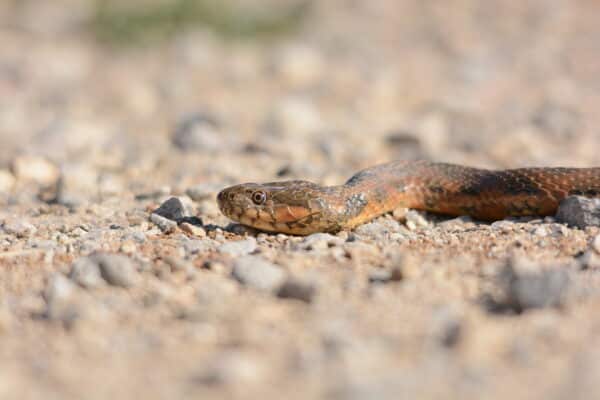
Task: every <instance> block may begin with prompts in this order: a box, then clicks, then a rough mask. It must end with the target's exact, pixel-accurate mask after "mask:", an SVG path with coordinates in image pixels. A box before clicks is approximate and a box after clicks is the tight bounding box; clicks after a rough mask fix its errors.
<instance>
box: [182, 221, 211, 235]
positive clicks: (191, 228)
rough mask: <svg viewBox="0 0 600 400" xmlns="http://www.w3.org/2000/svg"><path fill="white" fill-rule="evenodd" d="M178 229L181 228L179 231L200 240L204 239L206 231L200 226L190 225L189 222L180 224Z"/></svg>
mask: <svg viewBox="0 0 600 400" xmlns="http://www.w3.org/2000/svg"><path fill="white" fill-rule="evenodd" d="M179 228H181V230H182V231H184V232H185V233H188V234H190V235H192V236H196V237H201V238H203V237H206V231H205V230H204V228H202V227H201V226H198V225H194V224H190V223H189V222H182V223H181V224H180V225H179Z"/></svg>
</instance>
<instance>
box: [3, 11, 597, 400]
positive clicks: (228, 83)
mask: <svg viewBox="0 0 600 400" xmlns="http://www.w3.org/2000/svg"><path fill="white" fill-rule="evenodd" d="M599 15H600V2H598V1H595V0H527V1H500V0H498V1H491V0H490V1H476V0H454V1H451V2H450V1H442V0H425V1H423V0H404V1H397V0H368V1H367V0H365V1H361V0H326V1H325V0H322V1H318V0H144V1H142V0H128V1H118V0H1V1H0V266H1V268H0V341H1V342H2V345H1V346H0V366H1V368H0V399H4V398H7V399H14V398H45V399H64V398H67V397H69V395H71V397H72V398H86V399H94V398H98V399H100V398H118V397H120V396H122V398H131V397H133V396H134V395H140V393H142V394H144V395H145V398H186V397H187V398H209V396H208V395H207V394H212V395H213V397H212V398H224V394H225V395H227V394H231V393H234V394H235V393H237V394H241V395H242V396H240V397H244V395H245V396H246V397H252V396H248V393H253V394H256V396H254V397H255V398H267V397H273V398H278V397H280V395H281V393H286V396H287V395H289V396H290V398H299V399H305V398H309V397H311V394H312V395H315V397H316V395H317V394H327V395H328V396H327V398H332V399H359V398H386V397H384V396H383V395H387V398H391V399H395V398H398V396H397V395H398V393H405V392H406V393H414V395H412V396H407V398H419V399H420V398H443V399H465V398H474V399H480V398H482V396H481V393H483V392H485V393H487V394H489V396H488V397H486V396H484V397H485V398H502V399H504V398H509V397H510V398H522V399H530V398H532V397H534V396H531V395H530V392H531V390H534V391H536V393H537V395H538V396H537V398H543V399H547V398H552V399H559V398H569V399H571V398H575V397H573V396H575V395H577V394H579V395H580V397H578V398H581V399H589V398H591V397H590V393H595V392H597V388H596V386H597V382H598V377H599V376H600V364H599V363H598V360H600V357H599V356H598V354H597V352H592V351H591V350H593V349H598V348H600V346H598V337H597V332H599V331H600V330H599V329H598V327H599V324H598V323H597V318H594V316H595V315H597V310H598V304H595V303H594V301H595V302H596V303H598V301H597V298H598V296H596V297H591V300H589V301H588V302H583V301H582V302H574V303H569V304H568V305H567V306H565V307H564V308H562V307H561V308H558V309H555V308H551V309H544V310H541V311H539V312H537V313H536V312H532V313H523V314H517V313H513V314H511V315H510V316H505V315H502V316H499V315H497V314H492V313H490V312H488V311H486V310H485V309H483V307H481V305H480V303H478V299H479V298H480V295H481V293H482V292H484V290H483V289H485V288H486V285H488V286H492V287H493V285H492V284H491V283H490V282H491V281H493V279H494V278H495V275H494V274H495V269H494V268H493V267H494V266H490V264H489V262H491V263H494V262H496V264H497V265H500V264H499V263H498V262H497V261H498V260H503V259H504V258H505V257H506V256H507V254H509V253H510V252H512V251H520V252H522V253H531V254H535V255H537V256H539V257H540V258H542V257H545V258H546V259H550V260H551V261H552V262H555V261H556V260H557V259H558V257H562V259H567V261H566V262H571V264H574V263H575V257H576V256H577V257H579V255H581V254H583V252H584V251H587V249H588V245H589V242H592V237H593V236H595V235H597V233H598V231H593V230H588V231H585V232H584V231H579V230H576V229H569V228H567V227H566V226H564V225H559V224H552V223H551V221H549V220H544V221H542V220H538V221H537V222H535V224H538V225H535V224H534V222H531V224H530V225H528V224H526V223H519V224H517V223H512V222H510V221H501V222H500V223H499V224H496V225H491V224H476V223H473V222H470V221H468V220H466V219H465V220H451V221H447V222H448V224H445V225H444V224H442V223H439V224H438V223H435V224H434V223H433V222H428V220H426V219H425V218H424V217H422V216H421V215H420V214H417V213H415V214H412V215H413V217H414V218H417V219H416V220H417V221H419V223H420V225H418V226H417V225H415V224H413V228H414V229H413V228H410V229H409V228H406V227H405V226H404V225H400V224H399V223H398V222H397V221H395V220H393V219H392V218H391V217H389V218H383V219H382V221H383V222H381V223H378V224H375V227H377V226H379V228H378V229H379V230H376V229H375V228H373V225H371V228H369V227H368V226H367V228H366V229H365V230H364V231H363V234H362V236H360V233H359V235H358V236H350V235H349V234H347V233H345V232H343V233H341V234H340V236H336V237H332V238H331V237H329V236H325V237H324V238H323V237H322V236H317V239H316V241H315V242H314V243H313V244H311V242H308V244H307V242H303V241H302V240H303V239H301V238H295V237H286V236H285V235H265V234H258V235H256V234H251V235H250V236H251V237H241V236H243V234H244V232H245V231H243V230H240V229H239V226H238V227H235V226H234V227H231V226H230V225H228V224H229V221H228V220H227V219H226V218H224V217H223V216H222V215H221V214H220V213H219V210H218V209H217V207H216V204H215V201H214V199H215V198H214V196H215V193H216V191H218V190H220V189H221V188H223V187H224V186H226V185H229V184H233V183H239V182H243V181H272V180H275V179H277V180H279V179H294V178H301V179H309V180H313V181H315V182H319V183H325V184H337V183H342V182H344V180H345V179H347V178H348V177H350V176H351V175H352V174H353V173H354V172H356V171H357V170H359V169H360V168H364V167H367V166H370V165H373V164H376V163H380V162H385V161H389V160H397V159H428V160H433V161H446V162H455V163H461V164H467V165H472V166H478V167H490V168H509V167H519V166H536V165H537V166H542V165H544V166H558V165H564V166H600V160H599V159H598V157H597V153H598V148H599V144H600V131H599V127H600V112H599V105H600V24H599V23H598V21H599V18H598V16H599ZM184 194H185V195H184ZM170 196H179V197H180V198H183V199H184V200H186V201H187V202H188V203H190V204H192V207H191V208H192V209H193V211H194V212H193V213H192V214H193V215H197V216H198V217H199V218H200V219H201V220H202V223H200V222H199V219H196V220H194V221H196V224H195V225H193V224H187V225H186V228H185V229H186V230H185V231H184V230H183V229H184V228H183V224H182V225H181V226H178V225H177V224H176V223H175V222H174V221H172V220H166V221H165V218H162V220H157V219H154V220H152V221H162V222H163V225H162V226H161V225H160V224H159V223H156V222H151V221H149V218H152V217H150V212H151V211H152V210H154V209H155V208H156V207H158V206H159V205H160V204H161V203H162V202H163V201H164V200H165V199H167V198H168V197H170ZM436 221H437V220H436ZM390 226H391V227H392V228H389V227H390ZM515 226H516V228H513V227H515ZM159 228H160V229H159ZM388 228H389V229H388ZM369 229H371V233H369ZM365 232H366V233H365ZM238 234H239V235H238ZM352 235H354V234H352ZM369 235H371V236H369ZM357 238H358V239H357ZM232 239H235V240H236V241H235V242H234V241H233V240H232ZM240 239H241V240H240ZM346 239H348V240H346ZM238 242H239V243H238ZM593 242H594V243H595V244H594V246H595V248H596V252H600V239H599V238H598V237H596V238H595V239H594V240H593ZM240 243H241V244H240ZM524 243H525V244H524ZM244 246H245V247H244ZM303 246H304V247H303ZM95 251H103V252H107V253H110V254H111V256H113V257H112V258H110V257H107V258H104V259H102V260H104V261H102V263H104V264H102V263H100V264H102V265H100V266H98V265H96V264H98V263H99V261H98V260H97V259H96V261H94V259H93V258H89V257H88V255H89V254H91V253H93V252H95ZM114 253H118V254H117V256H118V257H116V256H114ZM256 253H260V254H259V256H260V257H259V256H256ZM247 254H251V255H250V256H248V257H249V258H250V261H251V262H252V264H251V265H250V267H251V268H248V271H247V272H248V274H251V273H252V272H253V271H257V272H254V273H255V275H254V279H255V282H258V283H256V284H255V286H259V289H257V290H255V289H256V288H253V287H252V285H249V284H248V283H247V282H243V279H240V278H236V279H233V278H232V268H234V267H232V264H233V263H234V262H235V261H236V260H237V258H236V257H238V256H240V255H242V256H246V255H247ZM586 254H587V255H588V256H589V255H590V251H588V252H587V253H586ZM407 255H408V256H407ZM592 255H593V256H594V257H597V254H592ZM405 256H407V257H405ZM411 257H413V258H414V260H416V261H414V260H413V261H410V260H411ZM428 257H429V258H428ZM107 259H108V260H112V263H113V264H111V266H112V267H113V270H112V272H113V275H115V274H116V276H117V277H116V278H115V277H114V276H112V277H109V278H111V279H108V278H106V279H105V278H104V277H103V278H101V277H100V276H99V274H100V272H98V271H100V270H99V269H98V268H104V269H107V268H108V267H107V266H106V265H105V264H109V262H108V261H106V260H107ZM406 260H408V261H406ZM94 262H96V264H94ZM90 263H91V264H92V265H91V267H90ZM496 264H494V265H496ZM582 265H583V264H582ZM590 265H591V264H590ZM598 265H600V262H599V261H597V260H596V266H595V267H594V268H595V271H596V275H593V274H592V273H593V270H594V269H593V268H592V267H590V266H587V265H586V266H582V267H581V268H580V269H581V270H580V269H578V268H579V267H573V268H571V272H573V271H575V272H573V274H571V275H570V276H576V277H577V279H578V282H579V283H581V281H583V282H584V283H590V287H592V283H594V282H598V277H597V271H598V268H600V267H598ZM553 266H556V264H553ZM76 267H78V268H79V267H80V268H82V269H85V268H88V269H89V268H91V270H92V273H91V277H90V274H89V273H88V275H87V276H83V277H81V276H77V274H74V271H75V272H76ZM559 267H561V268H562V267H563V265H562V264H560V265H559ZM94 268H96V269H95V270H94ZM562 269H564V268H562ZM584 269H586V271H583V270H584ZM94 271H96V272H95V274H96V275H94ZM103 271H104V270H103ZM114 271H117V272H116V273H115V272H114ZM123 271H125V272H127V271H129V272H131V274H134V273H135V274H138V275H139V276H141V277H140V278H139V280H140V281H141V282H142V283H141V284H136V285H134V283H133V282H134V280H133V279H132V278H128V277H127V276H125V277H123V276H122V275H123V274H125V272H123ZM282 271H283V272H282ZM390 271H391V272H390ZM398 271H399V272H398ZM490 271H491V272H490ZM88 272H89V271H88ZM119 272H121V275H120V276H119V275H118V273H119ZM388 272H389V275H385V274H386V273H388ZM103 273H104V275H106V272H103ZM269 273H270V274H271V278H269V277H268V275H269ZM288 273H289V274H290V276H292V277H294V276H297V277H301V278H302V279H305V278H306V280H307V281H309V282H313V281H314V282H316V284H315V288H316V289H314V288H313V286H311V285H312V283H311V285H307V284H304V283H297V282H295V281H292V285H291V289H289V291H291V292H292V294H289V293H283V295H282V294H281V293H279V294H277V295H274V294H273V293H267V294H265V293H264V291H262V289H261V287H260V286H261V285H263V282H264V279H271V280H273V279H274V280H277V279H279V278H280V277H281V276H282V275H283V274H288ZM382 273H383V274H382ZM82 274H83V273H82ZM125 275H126V274H125ZM138 275H133V276H138ZM265 275H266V276H267V278H265ZM273 275H275V278H273ZM543 276H545V275H543ZM552 276H553V275H552ZM560 276H562V277H563V278H565V279H566V275H564V274H563V275H560ZM105 280H106V281H107V282H108V284H107V283H106V282H105ZM400 280H402V283H399V282H396V281H400ZM392 281H394V282H392ZM82 282H83V283H82ZM90 282H91V283H90ZM115 282H116V283H115ZM387 282H391V283H390V284H387ZM532 282H533V283H532V285H531V286H533V287H534V290H535V292H536V293H542V295H545V294H546V292H547V291H546V290H545V289H547V286H544V285H549V286H548V287H549V288H550V289H552V288H553V287H554V286H552V285H553V283H552V282H554V281H550V282H551V283H544V282H546V281H542V283H541V284H538V283H537V282H538V281H536V280H535V279H533V280H532ZM561 282H562V281H561ZM579 283H578V284H579ZM88 284H89V286H90V287H87V286H86V285H88ZM92 284H93V285H98V286H94V287H91V286H93V285H92ZM565 284H566V283H565ZM595 285H596V286H593V287H592V288H593V290H595V292H594V293H598V291H597V288H598V287H600V285H598V284H595ZM555 286H556V285H555ZM573 286H574V287H576V288H579V287H584V288H585V289H586V290H588V288H587V287H586V286H585V285H583V286H577V285H575V284H573ZM123 287H127V289H126V290H125V289H123ZM307 287H308V289H307ZM482 288H483V289H482ZM593 290H592V289H589V290H588V291H587V292H586V293H592V292H593ZM549 292H550V295H552V291H551V290H549ZM555 293H556V290H555ZM316 294H318V296H317V295H316ZM278 296H279V297H278ZM313 296H314V297H315V299H314V300H313ZM280 297H296V299H292V300H289V299H282V298H280ZM311 302H312V303H311ZM308 303H311V304H308ZM440 310H441V311H440ZM456 310H458V311H456ZM521 311H522V310H519V311H518V312H519V313H520V312H521ZM455 314H456V315H458V316H456V315H455ZM463 316H464V318H463ZM439 332H442V333H439ZM432 343H433V344H432ZM530 382H535V385H530V384H529V383H530ZM523 383H525V384H523ZM586 385H587V386H586ZM249 387H251V389H252V390H253V391H251V392H248V390H249ZM25 389H27V390H29V391H30V394H31V396H29V397H27V396H20V395H18V394H19V393H21V392H22V391H24V390H25ZM203 394H204V395H206V396H205V397H203V396H202V395H203ZM561 395H562V396H563V397H560V396H561ZM519 396H520V397H519ZM225 398H227V397H226V396H225Z"/></svg>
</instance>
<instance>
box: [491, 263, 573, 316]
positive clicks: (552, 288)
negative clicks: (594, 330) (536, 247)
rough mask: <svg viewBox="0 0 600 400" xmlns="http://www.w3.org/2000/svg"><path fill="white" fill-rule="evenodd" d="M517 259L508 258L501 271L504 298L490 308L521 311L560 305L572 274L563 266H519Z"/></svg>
mask: <svg viewBox="0 0 600 400" xmlns="http://www.w3.org/2000/svg"><path fill="white" fill-rule="evenodd" d="M517 263H519V261H518V260H509V261H508V262H507V264H506V265H505V266H504V268H503V269H502V270H501V272H500V273H499V275H498V277H497V279H498V288H499V289H500V292H501V298H500V299H498V300H492V302H491V303H490V304H488V306H489V307H488V309H489V310H490V311H503V310H506V309H509V310H512V311H515V312H517V313H520V312H522V311H524V310H527V309H530V308H545V307H559V306H561V305H562V304H563V302H564V300H565V295H566V292H567V288H568V287H569V283H570V280H569V275H568V273H567V271H565V270H564V269H546V270H534V268H533V265H525V266H524V267H523V268H520V265H517Z"/></svg>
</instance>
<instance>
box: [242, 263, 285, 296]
mask: <svg viewBox="0 0 600 400" xmlns="http://www.w3.org/2000/svg"><path fill="white" fill-rule="evenodd" d="M231 275H232V276H233V277H234V278H235V279H236V280H237V281H239V282H240V283H242V284H244V285H246V286H248V287H251V288H254V289H258V290H264V291H272V290H275V289H277V288H279V287H280V286H281V284H282V283H283V281H284V280H285V277H286V273H285V271H284V270H282V269H281V268H280V267H279V266H277V265H275V264H273V263H271V262H269V261H267V260H265V259H263V258H261V257H258V256H244V257H240V258H238V259H237V260H236V261H235V263H234V264H233V269H232V271H231Z"/></svg>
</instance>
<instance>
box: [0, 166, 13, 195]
mask: <svg viewBox="0 0 600 400" xmlns="http://www.w3.org/2000/svg"><path fill="white" fill-rule="evenodd" d="M14 185H15V177H14V176H13V174H11V173H10V172H9V171H7V170H5V169H0V192H4V193H8V192H10V191H11V190H12V188H13V186H14Z"/></svg>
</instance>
